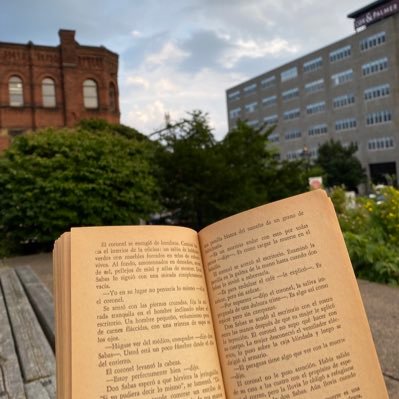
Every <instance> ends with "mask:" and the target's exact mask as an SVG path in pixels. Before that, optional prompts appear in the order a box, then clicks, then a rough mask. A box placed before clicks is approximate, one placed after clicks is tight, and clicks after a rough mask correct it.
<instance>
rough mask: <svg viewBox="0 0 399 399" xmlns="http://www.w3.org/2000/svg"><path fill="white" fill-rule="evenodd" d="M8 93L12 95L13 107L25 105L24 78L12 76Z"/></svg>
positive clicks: (11, 103)
mask: <svg viewBox="0 0 399 399" xmlns="http://www.w3.org/2000/svg"><path fill="white" fill-rule="evenodd" d="M8 93H9V96H10V106H11V107H23V105H24V88H23V85H22V79H21V78H20V77H19V76H11V78H10V79H9V81H8Z"/></svg>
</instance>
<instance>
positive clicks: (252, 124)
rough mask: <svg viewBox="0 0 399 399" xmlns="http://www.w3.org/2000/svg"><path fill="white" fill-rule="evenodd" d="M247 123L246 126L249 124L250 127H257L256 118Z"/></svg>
mask: <svg viewBox="0 0 399 399" xmlns="http://www.w3.org/2000/svg"><path fill="white" fill-rule="evenodd" d="M247 124H248V126H251V127H258V125H259V121H258V120H257V119H254V120H252V121H248V122H247Z"/></svg>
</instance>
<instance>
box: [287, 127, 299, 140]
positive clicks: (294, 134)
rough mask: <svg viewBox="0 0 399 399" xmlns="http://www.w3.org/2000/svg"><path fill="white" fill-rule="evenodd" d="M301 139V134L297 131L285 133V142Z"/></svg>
mask: <svg viewBox="0 0 399 399" xmlns="http://www.w3.org/2000/svg"><path fill="white" fill-rule="evenodd" d="M301 137H302V132H301V131H300V130H299V129H292V130H289V131H288V132H286V133H285V135H284V138H285V139H286V140H297V139H300V138H301Z"/></svg>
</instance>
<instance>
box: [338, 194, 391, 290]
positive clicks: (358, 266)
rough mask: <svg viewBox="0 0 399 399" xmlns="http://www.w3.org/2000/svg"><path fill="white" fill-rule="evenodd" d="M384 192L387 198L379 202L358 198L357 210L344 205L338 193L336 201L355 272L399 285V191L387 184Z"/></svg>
mask: <svg viewBox="0 0 399 399" xmlns="http://www.w3.org/2000/svg"><path fill="white" fill-rule="evenodd" d="M381 195H382V197H383V198H384V200H383V201H382V202H378V203H377V202H376V201H374V200H373V199H370V198H359V199H358V200H357V206H356V207H355V208H354V209H346V208H345V207H342V198H341V199H340V198H339V197H340V196H339V194H337V193H335V198H334V196H333V202H334V205H335V206H336V210H337V213H338V218H339V221H340V225H341V228H342V230H343V232H344V237H345V241H346V244H347V247H348V251H349V255H350V257H351V260H352V264H353V267H354V269H355V272H356V275H357V276H358V277H360V278H365V279H368V280H372V281H376V282H380V283H389V284H394V285H398V284H399V255H398V254H399V191H398V190H396V189H394V188H393V187H385V188H383V189H382V192H381ZM337 205H338V206H337Z"/></svg>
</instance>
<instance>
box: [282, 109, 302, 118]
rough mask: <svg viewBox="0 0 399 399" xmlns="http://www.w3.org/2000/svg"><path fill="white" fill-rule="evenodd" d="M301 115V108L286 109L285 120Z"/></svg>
mask: <svg viewBox="0 0 399 399" xmlns="http://www.w3.org/2000/svg"><path fill="white" fill-rule="evenodd" d="M300 116H301V110H300V109H299V108H294V109H290V110H289V111H285V112H284V114H283V117H284V120H290V119H296V118H299V117H300Z"/></svg>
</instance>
